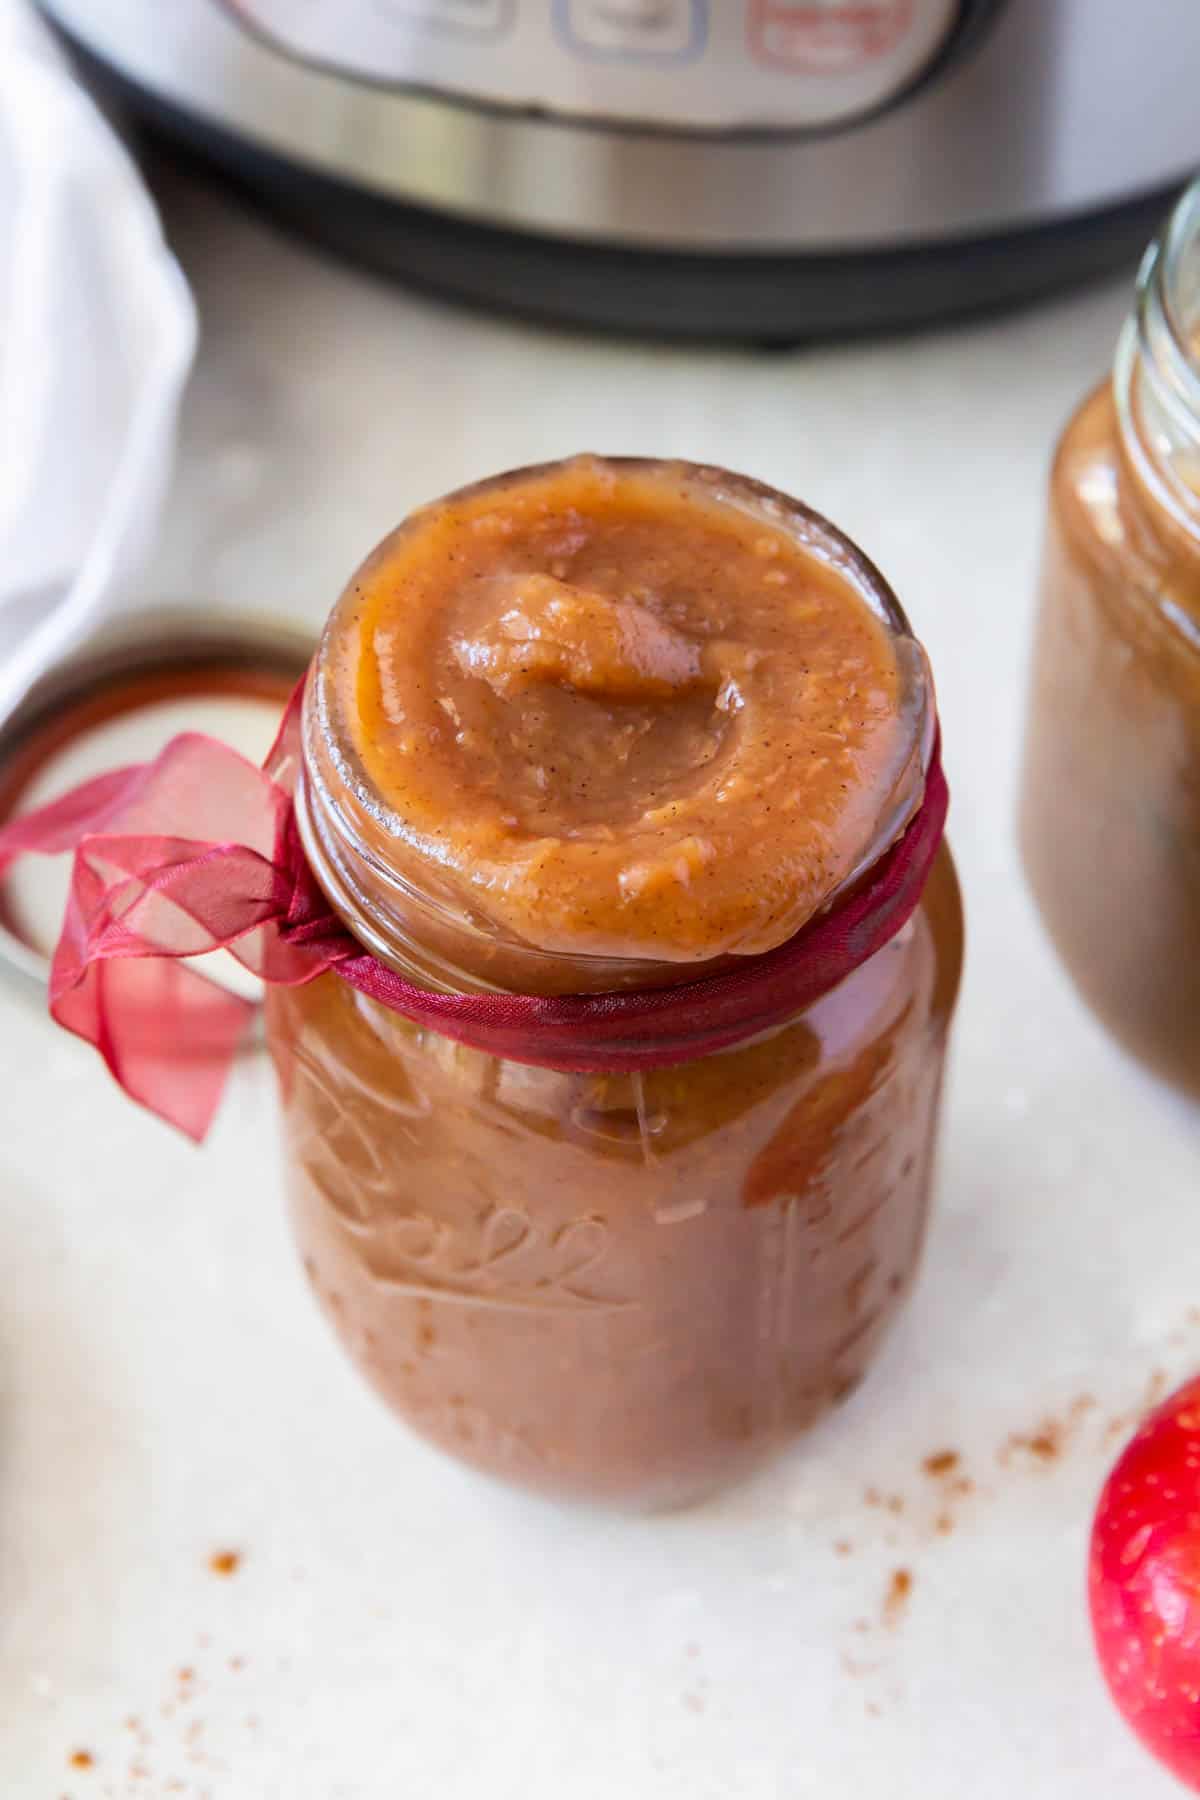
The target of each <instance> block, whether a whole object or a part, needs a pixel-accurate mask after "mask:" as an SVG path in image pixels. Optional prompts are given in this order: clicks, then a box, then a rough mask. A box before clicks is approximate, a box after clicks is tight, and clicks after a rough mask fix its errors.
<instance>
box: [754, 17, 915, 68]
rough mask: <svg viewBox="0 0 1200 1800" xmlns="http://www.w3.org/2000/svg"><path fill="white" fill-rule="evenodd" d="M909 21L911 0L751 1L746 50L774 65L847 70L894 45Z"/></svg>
mask: <svg viewBox="0 0 1200 1800" xmlns="http://www.w3.org/2000/svg"><path fill="white" fill-rule="evenodd" d="M914 23H915V9H914V0H806V3H805V4H803V5H791V4H788V0H751V4H750V17H749V24H748V36H749V43H750V53H751V55H752V56H753V57H754V58H755V60H756V61H758V62H760V63H765V64H768V65H769V66H771V67H773V68H784V69H792V70H795V71H796V72H797V73H802V74H805V75H848V74H851V73H853V72H854V71H855V70H857V69H861V68H863V67H864V66H865V65H866V64H869V63H872V62H874V61H876V59H877V58H879V57H881V56H887V55H888V54H889V53H890V52H891V51H893V50H895V49H896V47H897V46H898V45H899V44H900V43H902V42H903V40H904V38H905V36H906V35H907V34H908V33H909V32H910V31H911V30H912V28H913V25H914Z"/></svg>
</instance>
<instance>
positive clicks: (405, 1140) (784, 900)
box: [267, 458, 962, 1506]
mask: <svg viewBox="0 0 1200 1800" xmlns="http://www.w3.org/2000/svg"><path fill="white" fill-rule="evenodd" d="M303 738H304V767H303V771H302V775H301V779H300V782H299V785H298V790H297V816H298V819H299V823H300V828H301V833H302V837H303V840H304V844H305V848H306V851H307V854H308V856H309V860H310V862H311V864H312V867H313V870H314V872H315V873H316V875H317V878H318V880H319V881H320V883H321V885H322V887H323V888H324V889H325V892H326V894H327V895H328V897H329V898H330V900H331V901H332V903H333V904H334V906H335V907H336V908H337V910H338V912H339V913H340V914H341V916H342V918H343V920H344V921H345V922H346V924H347V925H348V926H349V928H350V929H351V931H352V932H353V933H354V934H355V935H356V936H357V937H358V938H359V939H360V941H361V942H362V943H363V944H364V946H366V947H367V948H368V949H369V950H370V951H372V952H373V953H374V955H375V956H376V957H377V958H378V959H379V960H380V961H381V962H383V963H384V964H386V965H388V966H390V967H391V968H393V969H394V970H396V971H398V972H400V973H401V974H402V975H403V976H404V977H405V978H406V979H407V980H408V981H409V982H412V983H415V984H417V985H418V986H419V987H421V988H422V989H424V990H427V991H429V992H433V993H440V994H450V995H454V994H467V995H470V994H476V995H477V994H481V993H484V994H491V995H496V996H498V997H500V998H503V997H504V996H506V995H510V994H517V995H527V996H538V995H541V996H561V995H571V996H580V995H592V996H594V995H597V994H624V995H628V994H630V993H638V994H639V995H641V994H644V993H646V992H649V991H651V990H655V991H661V990H670V989H675V990H676V991H677V992H678V993H680V994H682V993H683V992H684V986H683V984H693V983H696V982H697V981H698V980H707V979H708V978H710V977H712V978H717V977H721V976H724V975H727V974H729V973H730V972H736V973H740V972H741V971H744V970H746V969H749V968H752V967H753V965H754V963H755V961H756V959H758V958H760V957H762V956H766V955H769V954H770V953H771V951H772V950H773V948H774V947H776V946H779V945H781V944H783V943H785V942H789V943H790V942H792V941H793V940H794V941H799V940H796V939H795V934H796V933H797V931H799V929H800V928H801V927H802V926H804V925H805V924H806V922H809V921H811V920H812V919H814V918H818V919H819V918H820V917H822V916H830V912H831V908H836V907H837V906H838V905H841V904H842V903H843V902H844V901H846V899H847V897H849V898H850V899H851V900H853V898H854V896H855V895H856V894H859V893H861V892H863V891H864V884H868V883H869V882H870V881H871V879H872V873H873V871H875V870H876V869H877V868H878V867H879V866H881V863H882V861H883V860H884V859H885V858H886V857H887V856H888V854H889V852H892V850H893V847H894V846H897V844H898V843H899V842H900V841H901V840H904V839H905V834H906V832H907V831H908V828H909V826H910V822H911V821H912V820H913V819H914V816H915V815H917V814H918V813H919V811H920V809H921V808H922V804H923V800H924V797H925V793H926V777H927V774H928V773H929V770H930V766H931V759H933V758H935V757H936V753H937V751H936V718H935V714H934V707H933V697H932V689H931V684H930V681H929V676H928V669H927V665H926V661H925V657H924V654H923V652H922V651H921V648H920V646H919V644H918V643H917V642H916V640H915V639H914V638H913V636H912V633H911V631H910V629H909V627H908V624H907V622H906V620H905V618H904V615H903V613H902V612H901V610H900V608H899V606H898V604H897V603H896V601H895V599H894V597H893V596H892V594H891V593H890V591H889V589H888V588H887V586H886V584H885V583H884V581H883V579H882V578H881V577H880V575H879V574H878V572H877V571H876V570H875V569H874V568H873V567H872V565H871V564H870V563H869V562H868V561H867V560H866V559H865V558H864V557H863V556H862V555H861V553H860V552H858V551H857V550H856V548H855V547H854V546H853V545H852V544H851V543H849V542H848V540H847V539H845V538H844V537H843V536H842V535H841V534H840V533H839V532H837V531H836V530H835V529H834V528H833V527H831V526H829V525H828V524H826V523H825V522H824V521H823V520H820V519H819V518H817V517H815V516H814V515H813V514H811V513H809V512H808V511H807V510H806V509H804V508H802V507H800V506H798V505H796V504H795V503H794V502H792V501H790V500H787V499H786V498H785V497H783V496H781V495H778V494H775V493H773V492H771V491H770V490H768V489H765V488H762V487H760V486H759V485H758V484H756V483H753V482H749V481H746V480H743V479H741V478H738V477H735V476H731V475H727V474H725V473H724V472H722V471H718V470H711V469H700V468H696V467H694V466H692V465H686V464H668V463H653V462H646V461H635V460H623V459H616V460H604V459H597V458H580V459H577V460H575V461H573V462H567V463H562V464H555V465H548V466H546V467H544V468H541V469H533V470H525V471H520V472H518V473H517V474H515V475H510V476H503V477H499V478H497V479H496V480H494V481H490V482H486V483H482V484H480V485H479V486H476V487H473V488H470V489H466V490H464V491H463V492H462V493H460V494H456V495H453V496H451V497H450V498H449V499H448V500H446V501H443V502H440V503H438V504H437V505H435V506H433V507H430V508H426V509H425V510H424V511H422V512H420V513H418V514H416V515H414V516H413V517H412V518H411V519H409V520H408V521H407V522H406V523H405V524H404V525H403V526H402V527H401V528H400V529H399V530H398V531H397V532H395V533H394V534H393V535H392V536H391V537H390V538H389V539H388V540H386V542H385V543H384V544H383V545H381V546H380V548H379V549H378V550H377V551H376V552H375V554H374V555H373V556H372V557H371V558H370V559H369V560H368V561H367V563H366V564H364V566H363V568H362V569H361V570H360V571H359V573H358V574H357V575H356V577H355V578H354V580H353V581H352V582H351V583H350V585H349V587H348V588H347V590H346V592H345V594H344V595H343V597H342V599H341V601H340V602H339V604H338V606H337V607H336V608H335V610H334V613H333V615H332V617H331V620H330V623H329V626H328V628H327V630H326V633H325V636H324V639H323V643H322V647H321V650H320V652H319V655H318V658H317V661H316V664H315V665H314V670H313V673H312V676H311V677H310V681H309V686H308V693H307V697H306V704H305V717H304V731H303ZM931 779H932V777H931ZM914 832H915V827H914ZM961 957H962V921H961V909H960V903H959V896H958V888H957V884H956V881H955V877H954V872H953V866H952V864H951V861H950V857H949V853H948V851H947V849H946V847H945V845H944V844H943V845H942V846H941V848H940V849H939V850H938V852H937V857H936V860H935V861H934V863H933V866H932V872H931V873H930V875H929V877H928V880H927V882H926V885H925V887H924V890H923V893H922V894H921V898H920V901H919V904H917V906H916V909H915V911H913V912H912V914H911V917H909V918H908V921H907V923H906V924H904V925H903V928H902V929H900V930H899V931H898V932H897V933H896V935H894V936H892V937H891V938H890V941H888V942H886V944H884V946H883V947H882V948H879V949H876V950H874V952H873V953H872V954H870V955H868V956H867V958H866V960H861V961H859V963H858V965H857V966H853V967H852V968H851V970H850V972H849V973H846V974H845V975H844V976H843V977H842V978H840V979H839V980H838V981H837V983H836V985H834V986H833V987H832V988H831V989H830V990H829V991H826V992H824V993H823V994H822V995H821V997H819V998H817V999H816V1000H815V1001H813V1002H812V1003H811V1004H808V1005H806V1006H804V1007H803V1008H800V1009H798V1010H795V1011H794V1012H793V1013H792V1014H791V1015H788V1016H783V1017H774V1018H772V1019H771V1020H770V1022H769V1023H768V1024H766V1025H764V1026H763V1027H762V1028H756V1027H755V1026H754V1025H753V1024H751V1025H749V1026H748V1027H747V1028H746V1029H745V1030H743V1031H742V1032H741V1033H740V1035H739V1038H738V1041H737V1042H734V1043H732V1044H729V1045H727V1046H726V1047H723V1048H719V1049H716V1050H711V1051H706V1052H704V1053H701V1054H692V1053H690V1052H689V1050H688V1048H687V1044H686V1043H684V1044H683V1045H682V1047H681V1044H680V1043H679V1042H678V1041H675V1042H671V1041H670V1038H671V1032H672V1029H673V1027H672V1024H671V1020H672V1018H673V1016H674V1015H673V1014H672V1013H671V1011H670V1009H669V1008H668V1011H667V1013H666V1014H665V1015H664V1018H665V1023H664V1022H663V1020H662V1019H660V1021H659V1024H658V1025H657V1026H656V1027H655V1029H656V1030H657V1031H658V1032H659V1033H660V1036H661V1039H662V1041H661V1044H659V1043H657V1042H650V1043H647V1042H646V1040H645V1039H644V1038H643V1039H642V1040H641V1051H642V1052H643V1053H644V1054H645V1055H648V1057H649V1066H639V1067H637V1068H622V1067H617V1068H599V1069H596V1068H593V1069H591V1070H590V1072H589V1071H587V1070H583V1071H581V1070H580V1068H579V1067H578V1066H576V1067H574V1068H572V1067H571V1066H560V1067H553V1066H551V1067H546V1066H540V1065H539V1064H538V1062H537V1061H536V1059H535V1058H531V1059H530V1060H525V1058H524V1057H523V1056H522V1053H521V1048H520V1045H519V1044H518V1045H517V1046H516V1047H515V1048H514V1049H513V1052H512V1053H511V1054H506V1055H503V1056H501V1055H497V1054H493V1053H491V1052H490V1051H488V1050H484V1049H481V1048H479V1047H477V1046H474V1045H472V1044H471V1043H470V1042H469V1041H468V1042H458V1041H454V1040H453V1039H452V1038H451V1037H450V1036H448V1035H445V1034H444V1033H443V1032H440V1031H438V1030H437V1029H435V1028H433V1027H432V1026H430V1025H429V1024H428V1023H427V1022H417V1021H414V1020H413V1019H411V1018H409V1017H406V1016H404V1015H403V1014H402V1013H401V1012H398V1011H396V1010H394V1009H393V1008H391V1007H389V1006H385V1005H383V1004H381V1003H380V1002H379V1001H378V1000H377V999H374V998H371V997H368V996H366V995H364V994H362V993H360V992H358V991H356V989H355V988H354V987H353V986H352V985H351V984H350V983H349V982H347V981H345V980H342V979H340V978H339V977H338V975H337V974H336V973H330V974H325V975H323V976H321V977H320V978H319V979H317V980H316V981H314V982H312V983H311V984H309V985H308V986H304V987H297V988H291V989H284V988H278V987H277V988H273V989H272V990H270V992H269V994H268V997H267V1017H268V1034H269V1042H270V1045H271V1049H272V1054H273V1056H274V1059H275V1063H276V1066H277V1070H278V1074H279V1081H280V1088H281V1093H282V1097H283V1105H284V1113H285V1121H286V1137H287V1145H288V1152H289V1164H290V1180H291V1201H292V1209H293V1217H294V1226H295V1232H296V1235H297V1238H298V1240H299V1244H300V1248H301V1252H302V1255H303V1257H304V1260H305V1266H306V1269H307V1271H308V1274H309V1277H310V1279H311V1282H312V1284H313V1287H314V1288H315V1290H316V1292H317V1294H318V1296H319V1298H320V1300H321V1302H322V1304H323V1306H324V1308H325V1309H326V1311H327V1313H328V1315H329V1317H330V1319H331V1321H332V1323H333V1325H334V1327H335V1328H336V1330H337V1332H338V1333H339V1335H340V1337H341V1338H342V1340H343V1342H344V1344H345V1345H346V1347H347V1349H348V1350H349V1352H350V1354H351V1356H352V1357H353V1358H354V1360H355V1362H356V1363H357V1364H358V1366H359V1367H360V1368H361V1370H362V1371H363V1372H364V1374H365V1375H366V1376H367V1377H368V1379H369V1380H370V1381H371V1382H372V1383H373V1384H374V1386H375V1387H376V1388H377V1389H378V1391H379V1392H380V1393H381V1394H382V1396H383V1397H384V1399H385V1400H386V1401H387V1402H388V1404H389V1405H390V1406H391V1407H392V1408H394V1409H395V1411H396V1412H397V1413H399V1414H400V1415H401V1416H402V1417H403V1418H404V1419H405V1420H407V1421H408V1423H409V1424H410V1425H412V1426H413V1427H415V1428H416V1429H417V1430H418V1431H420V1432H422V1433H423V1434H424V1435H425V1436H426V1437H428V1438H430V1439H432V1440H433V1441H434V1442H435V1443H437V1444H439V1445H440V1446H441V1447H442V1448H443V1449H445V1450H448V1451H450V1452H452V1453H453V1454H455V1455H457V1456H459V1457H461V1458H463V1459H465V1460H466V1461H468V1462H471V1463H473V1464H475V1465H477V1466H479V1467H481V1468H483V1469H485V1470H488V1471H490V1472H492V1473H494V1474H498V1475H502V1476H506V1477H509V1478H511V1479H513V1480H517V1481H521V1482H524V1483H526V1484H529V1485H532V1486H535V1487H539V1488H541V1489H543V1490H545V1491H548V1492H553V1493H561V1494H568V1495H579V1496H582V1497H592V1498H600V1499H606V1500H612V1501H616V1502H621V1503H628V1504H632V1505H636V1506H669V1505H677V1504H680V1503H682V1502H685V1501H687V1500H689V1499H692V1498H695V1497H697V1496H699V1495H701V1494H703V1493H705V1492H707V1491H709V1490H710V1489H712V1488H714V1487H716V1486H719V1485H721V1484H722V1483H724V1482H726V1481H728V1480H730V1479H732V1478H734V1477H736V1476H737V1475H739V1474H741V1473H743V1472H744V1471H747V1470H748V1469H750V1468H751V1467H752V1466H754V1465H755V1464H756V1463H757V1462H759V1461H760V1460H761V1459H762V1458H764V1457H765V1456H766V1455H767V1454H768V1453H771V1452H774V1451H776V1450H778V1449H779V1448H780V1447H782V1446H784V1445H786V1444H787V1443H789V1442H790V1441H791V1440H793V1439H794V1438H795V1437H796V1436H797V1434H799V1433H800V1432H801V1431H803V1430H804V1428H806V1427H807V1426H808V1425H809V1424H810V1423H811V1422H812V1421H813V1420H814V1419H815V1418H817V1417H818V1416H819V1415H820V1414H821V1413H822V1412H823V1411H824V1410H825V1408H827V1407H828V1406H829V1405H830V1404H831V1403H833V1402H835V1401H837V1400H838V1399H840V1398H841V1397H842V1396H844V1395H845V1394H847V1393H849V1392H850V1390H851V1389H852V1388H853V1387H855V1385H856V1384H857V1383H858V1382H859V1380H860V1379H861V1377H862V1376H863V1374H864V1373H865V1371H866V1369H867V1366H868V1364H869V1363H870V1361H871V1359H872V1356H873V1355H874V1352H875V1349H876V1346H877V1344H878V1343H879V1340H880V1338H881V1336H882V1335H883V1332H884V1330H885V1328H886V1326H887V1325H888V1323H889V1321H890V1320H891V1319H892V1317H893V1316H894V1314H895V1312H896V1310H897V1308H898V1306H899V1305H900V1303H901V1300H902V1299H903V1296H904V1295H905V1293H906V1291H907V1290H908V1288H909V1287H910V1285H911V1283H912V1281H913V1277H914V1272H915V1269H916V1266H917V1262H918V1258H919V1253H920V1248H921V1243H922V1238H923V1234H924V1230H925V1224H926V1214H927V1208H928V1201H929V1190H930V1181H931V1169H932V1163H933V1155H934V1143H935V1134H936V1120H937V1112H938V1103H939V1092H940V1087H941V1079H942V1067H943V1059H944V1052H945V1045H946V1036H947V1030H948V1027H949V1023H950V1018H951V1013H952V1010H953V1006H954V1001H955V997H956V993H957V987H958V980H959V973H960V967H961ZM765 966H766V965H764V967H765ZM688 991H693V990H691V989H689V990H688ZM709 991H710V990H709V989H707V988H706V989H705V990H704V992H705V993H707V992H709ZM656 1016H657V1015H656ZM689 1017H690V1023H689V1025H688V1030H689V1032H694V1031H695V1030H696V1022H695V1017H694V1014H693V1015H689ZM660 1051H661V1060H656V1059H658V1058H659V1053H660ZM571 1060H572V1059H570V1058H564V1059H563V1061H564V1062H566V1063H567V1064H568V1065H569V1064H570V1062H571Z"/></svg>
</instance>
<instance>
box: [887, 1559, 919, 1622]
mask: <svg viewBox="0 0 1200 1800" xmlns="http://www.w3.org/2000/svg"><path fill="white" fill-rule="evenodd" d="M912 1585H913V1578H912V1572H911V1570H909V1569H893V1570H892V1578H891V1580H890V1581H889V1582H888V1585H887V1593H886V1594H885V1595H884V1597H883V1622H884V1624H885V1625H898V1624H899V1623H900V1620H901V1619H902V1618H903V1616H904V1610H905V1608H906V1606H907V1605H908V1601H909V1596H910V1595H911V1593H912Z"/></svg>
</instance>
